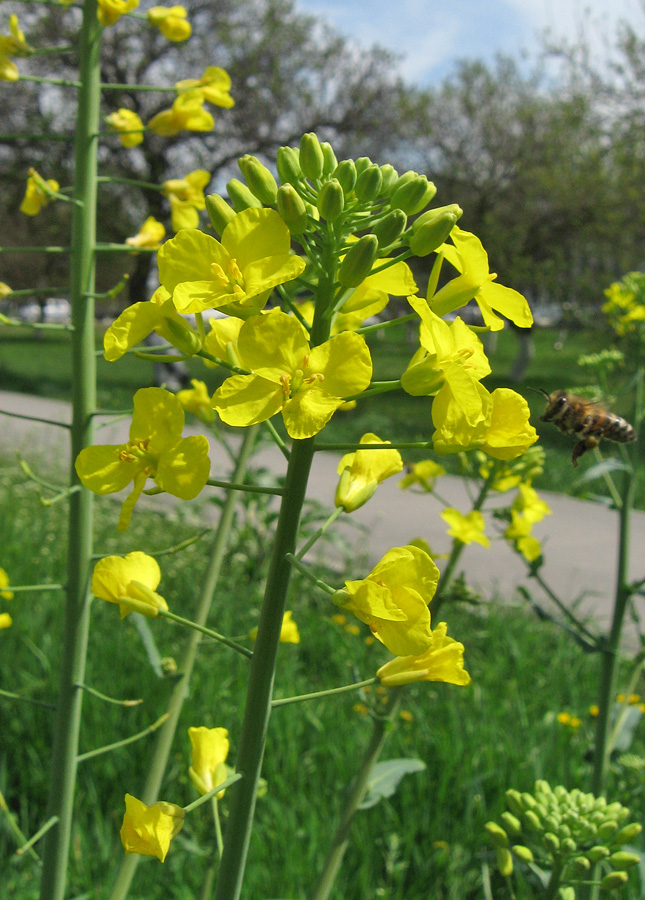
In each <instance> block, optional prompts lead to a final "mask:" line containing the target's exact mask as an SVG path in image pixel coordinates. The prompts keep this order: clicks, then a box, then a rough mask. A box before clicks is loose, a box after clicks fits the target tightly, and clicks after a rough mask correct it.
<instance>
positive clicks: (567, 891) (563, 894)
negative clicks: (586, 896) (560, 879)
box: [558, 884, 576, 900]
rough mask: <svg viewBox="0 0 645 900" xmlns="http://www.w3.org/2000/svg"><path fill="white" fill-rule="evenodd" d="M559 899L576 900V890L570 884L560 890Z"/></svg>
mask: <svg viewBox="0 0 645 900" xmlns="http://www.w3.org/2000/svg"><path fill="white" fill-rule="evenodd" d="M558 897H559V898H560V900H576V891H575V888H573V887H571V885H570V884H567V885H565V887H561V888H559V890H558Z"/></svg>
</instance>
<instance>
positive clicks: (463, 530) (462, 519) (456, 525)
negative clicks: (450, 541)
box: [441, 509, 490, 547]
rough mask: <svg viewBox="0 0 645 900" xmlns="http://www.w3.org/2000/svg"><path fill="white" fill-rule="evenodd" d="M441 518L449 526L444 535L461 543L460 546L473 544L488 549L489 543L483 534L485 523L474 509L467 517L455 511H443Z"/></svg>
mask: <svg viewBox="0 0 645 900" xmlns="http://www.w3.org/2000/svg"><path fill="white" fill-rule="evenodd" d="M441 518H442V519H443V520H444V522H447V523H448V525H450V528H449V529H448V530H447V531H446V534H449V535H450V536H451V537H454V538H456V539H457V540H458V541H461V542H462V544H472V543H473V542H474V543H476V544H481V545H482V547H490V541H489V540H488V538H487V537H486V535H485V534H484V528H485V527H486V522H485V520H484V517H483V516H482V514H481V513H480V512H479V510H476V509H474V510H473V511H472V512H469V513H468V515H464V514H463V513H460V512H459V511H458V510H456V509H444V511H443V512H442V513H441Z"/></svg>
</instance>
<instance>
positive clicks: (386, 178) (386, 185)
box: [381, 163, 399, 197]
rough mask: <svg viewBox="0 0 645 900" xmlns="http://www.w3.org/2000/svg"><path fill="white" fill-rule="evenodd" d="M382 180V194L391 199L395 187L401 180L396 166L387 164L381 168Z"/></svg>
mask: <svg viewBox="0 0 645 900" xmlns="http://www.w3.org/2000/svg"><path fill="white" fill-rule="evenodd" d="M381 178H382V179H383V180H382V182H381V194H382V195H383V196H384V197H389V196H390V195H391V193H392V191H393V190H394V185H395V184H396V182H397V181H398V180H399V173H398V172H397V171H396V169H395V168H394V166H391V165H390V164H389V163H386V164H385V165H384V166H381Z"/></svg>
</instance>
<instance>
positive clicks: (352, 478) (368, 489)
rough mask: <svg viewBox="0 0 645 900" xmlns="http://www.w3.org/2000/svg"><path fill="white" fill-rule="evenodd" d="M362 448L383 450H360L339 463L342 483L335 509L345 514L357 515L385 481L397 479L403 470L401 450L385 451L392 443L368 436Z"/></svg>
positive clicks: (338, 488) (371, 435)
mask: <svg viewBox="0 0 645 900" xmlns="http://www.w3.org/2000/svg"><path fill="white" fill-rule="evenodd" d="M360 442H361V444H383V447H384V449H383V450H357V451H356V452H355V453H346V454H345V456H343V458H342V459H341V460H340V462H339V463H338V469H337V471H338V474H339V475H340V481H339V482H338V487H337V488H336V499H335V504H336V506H342V507H343V509H344V510H345V512H348V513H349V512H354V510H355V509H358V508H359V507H361V506H362V505H363V504H364V503H367V501H368V500H369V499H370V497H371V496H372V494H373V493H374V491H375V490H376V488H377V487H378V486H379V484H380V483H381V482H382V481H385V479H386V478H389V477H390V476H391V475H396V474H397V472H400V471H401V469H402V468H403V460H402V459H401V454H400V453H399V451H398V450H387V449H385V448H386V447H387V445H388V444H389V443H390V442H389V441H383V440H381V438H380V437H377V436H376V435H375V434H372V433H371V432H368V433H367V434H364V435H363V437H362V438H361V440H360Z"/></svg>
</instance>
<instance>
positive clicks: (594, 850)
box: [587, 844, 609, 863]
mask: <svg viewBox="0 0 645 900" xmlns="http://www.w3.org/2000/svg"><path fill="white" fill-rule="evenodd" d="M608 856H609V850H608V849H607V848H606V847H603V845H602V844H597V845H596V846H595V847H591V849H589V850H587V859H588V860H589V861H590V862H592V863H597V862H600V860H601V859H606V858H607V857H608Z"/></svg>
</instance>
